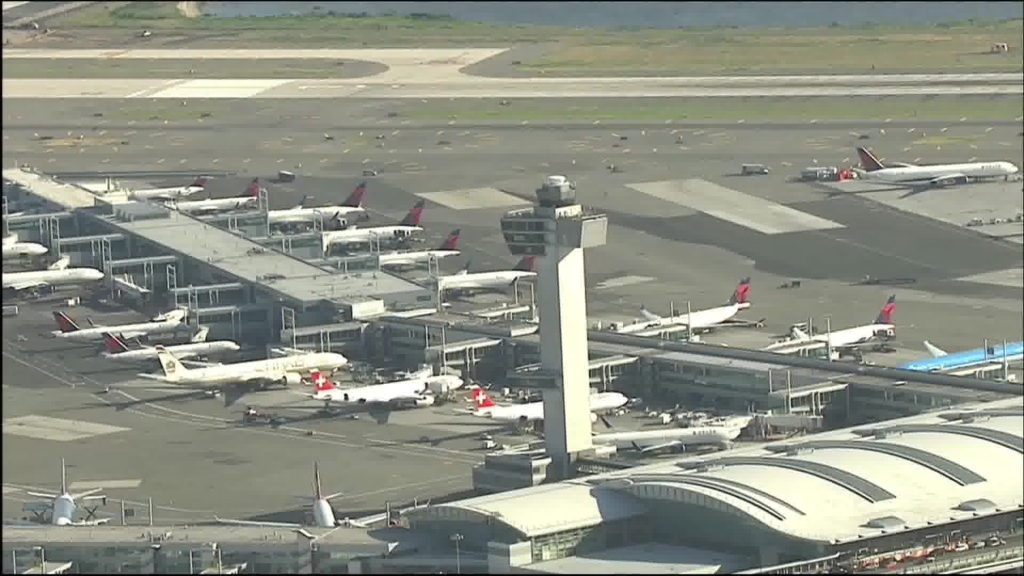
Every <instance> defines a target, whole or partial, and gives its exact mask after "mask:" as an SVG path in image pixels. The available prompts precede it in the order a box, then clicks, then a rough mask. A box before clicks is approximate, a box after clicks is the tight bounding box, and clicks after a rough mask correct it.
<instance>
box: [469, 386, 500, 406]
mask: <svg viewBox="0 0 1024 576" xmlns="http://www.w3.org/2000/svg"><path fill="white" fill-rule="evenodd" d="M473 402H474V403H475V404H476V407H477V409H478V410H479V409H481V408H494V407H495V406H497V404H495V403H494V400H492V399H491V397H490V396H489V395H488V394H487V391H486V390H484V389H483V388H474V389H473Z"/></svg>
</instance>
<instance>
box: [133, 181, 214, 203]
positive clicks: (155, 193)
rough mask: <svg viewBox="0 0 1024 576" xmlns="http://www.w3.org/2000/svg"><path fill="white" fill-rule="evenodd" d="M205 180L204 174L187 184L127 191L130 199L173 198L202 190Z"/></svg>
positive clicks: (204, 186)
mask: <svg viewBox="0 0 1024 576" xmlns="http://www.w3.org/2000/svg"><path fill="white" fill-rule="evenodd" d="M206 181H207V178H206V177H205V176H199V177H198V178H196V179H195V180H194V181H193V182H192V183H191V184H189V185H188V186H177V187H175V188H149V189H144V190H131V191H129V192H128V197H129V198H131V199H132V200H175V199H178V198H184V197H187V196H191V195H193V194H198V193H199V192H202V191H203V190H205V189H206Z"/></svg>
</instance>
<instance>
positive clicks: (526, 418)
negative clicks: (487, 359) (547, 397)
mask: <svg viewBox="0 0 1024 576" xmlns="http://www.w3.org/2000/svg"><path fill="white" fill-rule="evenodd" d="M473 401H474V403H475V404H476V408H475V409H474V410H472V411H471V412H470V413H471V414H473V415H474V416H483V417H485V418H493V419H494V420H501V421H505V422H534V421H537V420H543V419H544V402H543V401H541V402H528V403H526V404H508V405H505V406H499V405H498V404H496V403H495V402H494V400H492V399H491V397H490V396H488V395H487V392H486V391H484V390H483V389H482V388H474V389H473ZM627 402H629V398H627V397H626V395H625V394H621V393H619V392H598V393H596V394H591V395H590V412H591V417H590V419H591V421H592V422H596V421H597V416H596V415H594V414H593V413H595V412H607V411H609V410H615V409H616V408H621V407H622V406H625V405H626V403H627Z"/></svg>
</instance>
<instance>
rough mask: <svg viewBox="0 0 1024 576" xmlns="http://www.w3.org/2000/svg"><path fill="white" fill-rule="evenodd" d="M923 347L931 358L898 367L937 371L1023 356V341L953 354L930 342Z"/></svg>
mask: <svg viewBox="0 0 1024 576" xmlns="http://www.w3.org/2000/svg"><path fill="white" fill-rule="evenodd" d="M924 347H925V348H926V349H927V350H928V353H929V354H931V355H932V357H931V358H928V359H925V360H915V361H914V362H907V363H906V364H903V365H902V366H900V368H903V369H904V370H913V371H915V372H938V371H947V370H960V369H964V368H973V367H976V366H984V365H991V364H997V365H998V364H1003V363H1004V362H1007V363H1008V362H1020V361H1021V359H1022V358H1024V342H1010V343H1007V344H999V345H996V346H989V347H987V348H978V349H977V350H967V351H966V352H956V353H953V354H950V353H948V352H946V351H945V350H942V349H941V348H938V347H937V346H935V345H934V344H932V343H931V342H925V343H924Z"/></svg>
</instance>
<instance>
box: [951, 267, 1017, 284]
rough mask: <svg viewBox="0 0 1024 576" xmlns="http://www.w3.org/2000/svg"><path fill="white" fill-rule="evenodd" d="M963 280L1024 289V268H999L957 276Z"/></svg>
mask: <svg viewBox="0 0 1024 576" xmlns="http://www.w3.org/2000/svg"><path fill="white" fill-rule="evenodd" d="M957 280H960V281H961V282H976V283H978V284H991V285H994V286H1009V287H1010V288H1020V289H1024V268H1010V269H1009V270H997V271H995V272H983V273H981V274H975V275H973V276H964V277H963V278H957Z"/></svg>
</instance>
